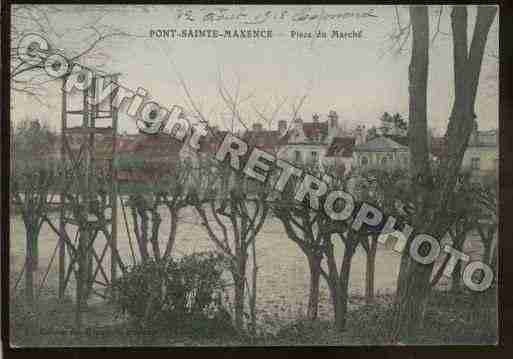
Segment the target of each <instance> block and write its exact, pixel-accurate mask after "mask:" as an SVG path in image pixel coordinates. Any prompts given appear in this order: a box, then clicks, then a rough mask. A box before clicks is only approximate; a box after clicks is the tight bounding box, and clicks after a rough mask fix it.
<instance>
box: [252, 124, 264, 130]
mask: <svg viewBox="0 0 513 359" xmlns="http://www.w3.org/2000/svg"><path fill="white" fill-rule="evenodd" d="M262 129H263V126H262V124H261V123H260V122H257V123H254V124H253V131H257V132H260V131H262Z"/></svg>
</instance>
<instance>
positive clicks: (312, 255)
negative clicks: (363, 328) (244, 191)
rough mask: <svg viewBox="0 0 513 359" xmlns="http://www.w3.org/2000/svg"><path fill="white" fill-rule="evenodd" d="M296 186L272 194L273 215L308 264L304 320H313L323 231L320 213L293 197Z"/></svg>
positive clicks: (317, 299) (289, 184) (317, 298)
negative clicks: (307, 292) (307, 290)
mask: <svg viewBox="0 0 513 359" xmlns="http://www.w3.org/2000/svg"><path fill="white" fill-rule="evenodd" d="M305 169H307V168H305ZM298 186H299V183H298V180H297V179H295V178H292V179H291V180H290V181H289V182H288V184H287V186H286V187H285V188H284V190H283V191H282V192H281V193H279V194H276V195H275V197H274V200H273V213H274V215H275V216H276V217H277V218H278V219H279V220H280V221H281V223H282V224H283V227H284V229H285V233H287V236H288V238H289V239H290V240H292V241H293V242H294V243H296V244H297V246H298V247H299V249H301V251H302V252H303V254H304V255H305V256H306V259H307V261H308V267H309V270H310V285H309V295H308V307H307V318H308V319H310V320H314V319H317V314H318V308H319V284H320V278H321V272H322V268H321V262H322V259H323V252H324V250H323V246H324V245H325V244H324V242H325V240H324V236H326V235H327V232H324V231H323V229H322V225H321V223H320V221H321V219H322V217H321V214H320V213H319V212H318V211H315V210H313V209H312V208H311V207H310V204H309V202H307V201H306V200H305V201H303V202H298V201H296V199H295V198H294V197H295V193H296V190H297V188H298Z"/></svg>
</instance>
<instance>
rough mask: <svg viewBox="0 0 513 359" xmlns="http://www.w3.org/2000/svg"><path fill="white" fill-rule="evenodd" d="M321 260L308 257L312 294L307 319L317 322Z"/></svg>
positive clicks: (312, 256) (317, 257) (315, 257)
mask: <svg viewBox="0 0 513 359" xmlns="http://www.w3.org/2000/svg"><path fill="white" fill-rule="evenodd" d="M321 259H322V257H319V256H316V255H309V256H308V265H309V267H310V293H309V295H308V308H307V312H306V317H307V318H308V319H309V320H316V319H317V315H318V312H319V283H320V278H321Z"/></svg>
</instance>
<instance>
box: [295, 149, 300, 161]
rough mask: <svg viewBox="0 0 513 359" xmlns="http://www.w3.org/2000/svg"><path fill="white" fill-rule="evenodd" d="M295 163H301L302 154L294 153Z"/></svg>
mask: <svg viewBox="0 0 513 359" xmlns="http://www.w3.org/2000/svg"><path fill="white" fill-rule="evenodd" d="M294 161H296V162H301V152H299V151H294Z"/></svg>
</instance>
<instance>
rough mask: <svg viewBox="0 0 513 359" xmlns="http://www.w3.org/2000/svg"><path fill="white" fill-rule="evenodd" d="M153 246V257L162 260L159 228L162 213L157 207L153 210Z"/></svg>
mask: <svg viewBox="0 0 513 359" xmlns="http://www.w3.org/2000/svg"><path fill="white" fill-rule="evenodd" d="M151 222H152V223H151V236H150V241H151V246H152V249H153V257H154V258H155V260H156V261H159V260H160V247H159V228H160V222H162V219H161V218H160V215H159V213H158V211H157V210H156V209H155V210H153V211H152V212H151Z"/></svg>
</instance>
